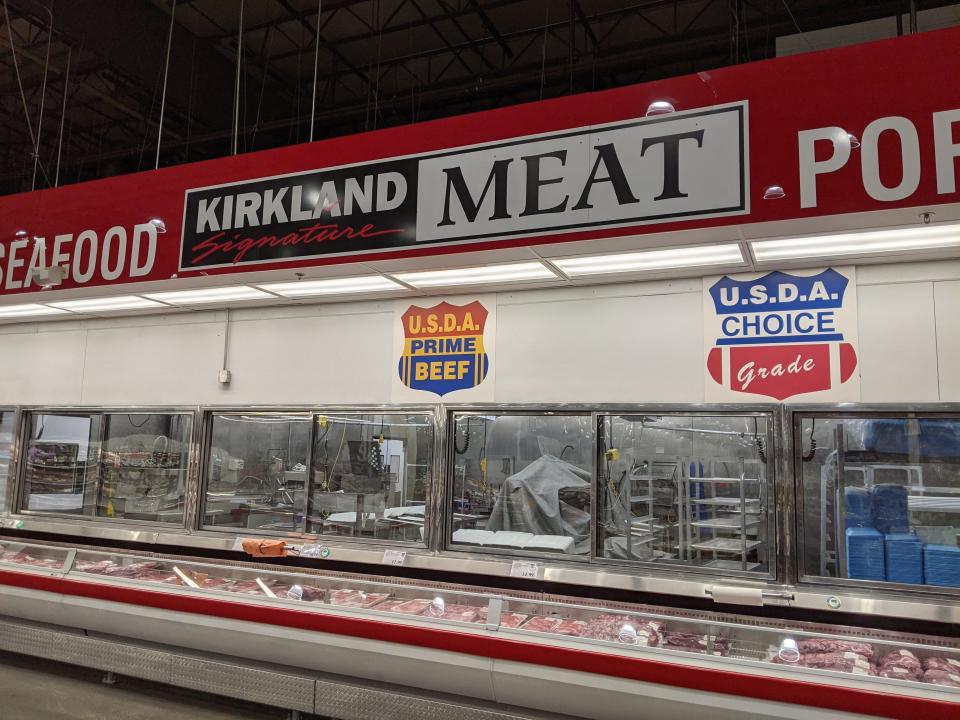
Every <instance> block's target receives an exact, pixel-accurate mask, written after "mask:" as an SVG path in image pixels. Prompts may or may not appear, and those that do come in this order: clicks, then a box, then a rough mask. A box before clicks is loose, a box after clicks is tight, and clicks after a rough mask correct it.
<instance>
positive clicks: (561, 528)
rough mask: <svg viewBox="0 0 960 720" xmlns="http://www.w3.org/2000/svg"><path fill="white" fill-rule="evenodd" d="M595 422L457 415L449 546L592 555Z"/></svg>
mask: <svg viewBox="0 0 960 720" xmlns="http://www.w3.org/2000/svg"><path fill="white" fill-rule="evenodd" d="M591 423H592V420H591V417H590V415H588V414H582V415H578V414H569V415H561V414H479V413H455V414H454V416H453V419H452V425H451V433H452V436H453V437H452V442H451V445H452V447H451V450H452V458H451V463H450V469H451V473H452V478H451V483H450V485H449V487H450V488H451V496H450V500H449V502H450V503H451V526H450V533H451V534H450V538H449V539H450V541H451V543H452V545H453V546H454V547H458V548H461V549H475V550H476V549H482V550H495V551H499V552H512V553H516V554H530V553H543V552H549V553H557V554H559V555H562V556H582V555H588V554H589V552H590V522H591V520H590V498H591V485H592V482H591V478H592V467H593V453H594V444H593V440H594V432H593V428H592V424H591Z"/></svg>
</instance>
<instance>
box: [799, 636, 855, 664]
mask: <svg viewBox="0 0 960 720" xmlns="http://www.w3.org/2000/svg"><path fill="white" fill-rule="evenodd" d="M797 649H798V650H799V651H800V653H801V654H807V653H817V654H822V653H834V652H837V653H844V652H852V653H856V654H857V655H862V656H863V657H865V658H867V659H871V658H872V657H873V646H872V645H868V644H867V643H862V642H855V641H853V640H828V639H826V638H811V639H807V640H799V641H798V642H797Z"/></svg>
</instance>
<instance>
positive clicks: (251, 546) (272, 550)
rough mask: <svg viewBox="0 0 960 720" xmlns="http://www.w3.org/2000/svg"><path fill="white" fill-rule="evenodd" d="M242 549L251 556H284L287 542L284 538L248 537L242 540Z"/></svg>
mask: <svg viewBox="0 0 960 720" xmlns="http://www.w3.org/2000/svg"><path fill="white" fill-rule="evenodd" d="M243 551H244V552H245V553H246V554H247V555H253V557H286V556H287V543H286V541H284V540H258V539H256V538H248V539H246V540H244V541H243Z"/></svg>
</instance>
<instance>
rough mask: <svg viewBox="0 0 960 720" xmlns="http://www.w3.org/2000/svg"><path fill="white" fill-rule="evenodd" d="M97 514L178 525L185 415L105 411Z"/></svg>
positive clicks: (187, 450) (184, 467)
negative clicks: (106, 413) (108, 412)
mask: <svg viewBox="0 0 960 720" xmlns="http://www.w3.org/2000/svg"><path fill="white" fill-rule="evenodd" d="M103 424H104V433H103V451H102V453H101V464H102V473H103V474H102V477H101V483H100V491H99V493H98V499H97V507H96V514H97V516H98V517H101V518H126V519H128V520H143V521H147V522H170V523H178V524H182V523H183V507H184V497H185V488H186V483H187V463H188V459H189V456H190V428H191V417H190V416H189V415H171V414H127V413H117V414H111V415H105V416H104V420H103Z"/></svg>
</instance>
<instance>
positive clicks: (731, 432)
mask: <svg viewBox="0 0 960 720" xmlns="http://www.w3.org/2000/svg"><path fill="white" fill-rule="evenodd" d="M770 424H771V419H770V417H769V416H768V415H732V414H731V415H712V416H711V415H701V414H670V415H653V414H637V415H612V414H610V415H606V414H605V415H601V416H600V454H599V459H598V476H599V477H598V492H597V498H598V517H599V519H598V527H597V548H596V553H597V556H598V557H603V558H608V559H616V560H626V561H642V562H655V563H658V564H670V565H683V566H688V567H697V568H707V569H710V570H715V571H716V570H720V571H741V572H748V571H754V572H757V573H766V572H768V571H769V569H770V564H771V555H772V552H773V550H772V548H771V546H770V539H771V537H772V536H773V533H772V532H771V529H772V528H771V520H770V517H769V512H768V511H769V502H768V498H769V495H770V492H769V490H770V486H769V478H770V477H771V472H770V458H769V457H768V452H767V448H768V440H769V429H770Z"/></svg>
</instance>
